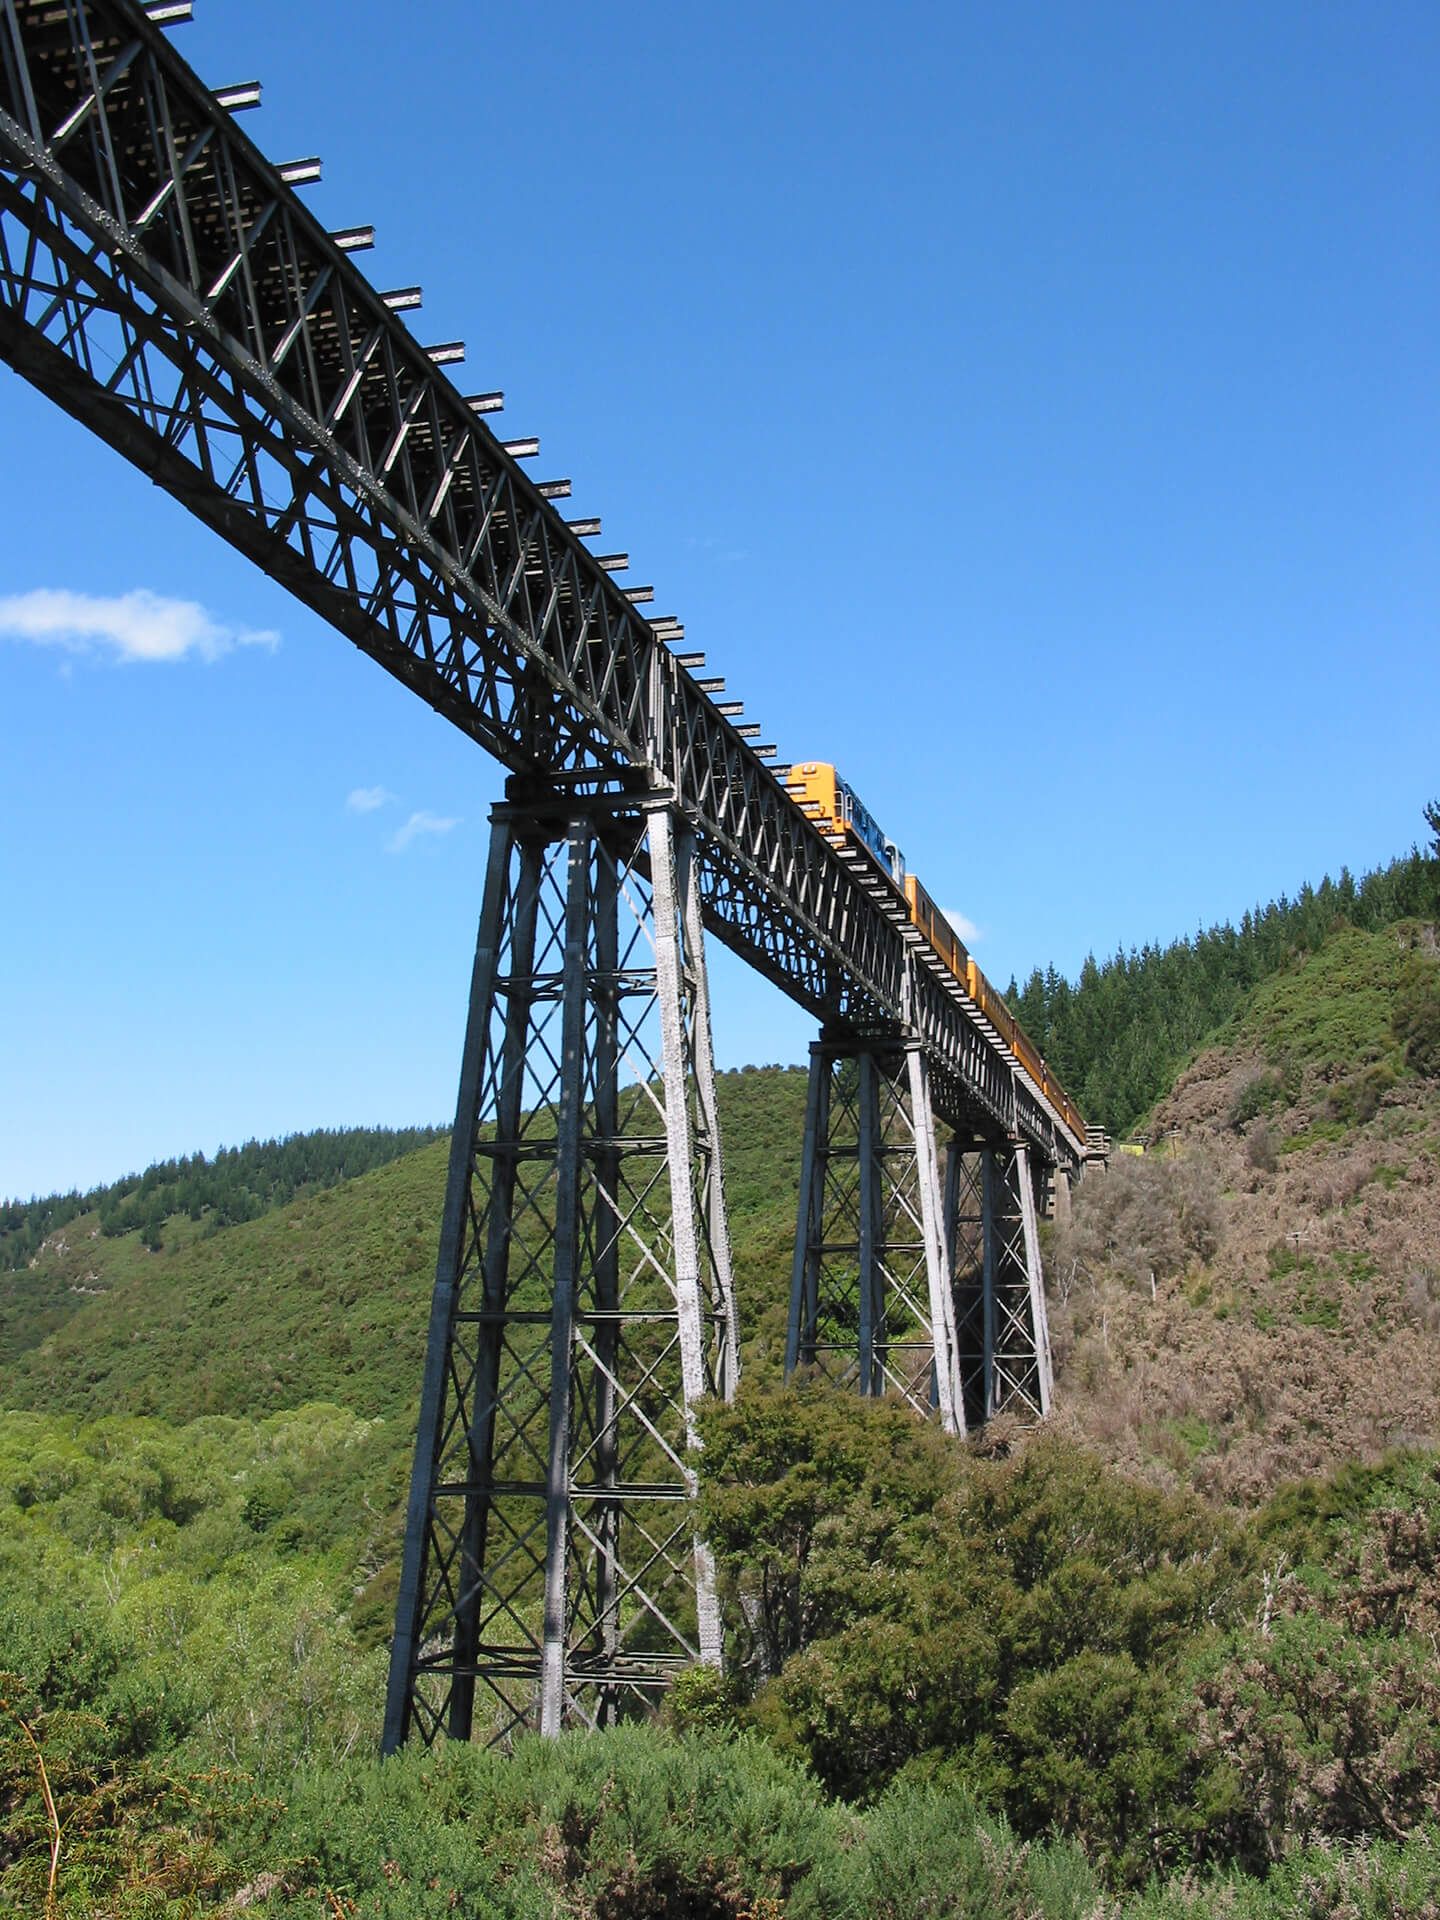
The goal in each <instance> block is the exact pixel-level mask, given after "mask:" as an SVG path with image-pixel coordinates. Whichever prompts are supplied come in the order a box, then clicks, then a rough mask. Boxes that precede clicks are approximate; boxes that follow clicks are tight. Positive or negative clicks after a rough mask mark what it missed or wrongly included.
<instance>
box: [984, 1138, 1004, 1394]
mask: <svg viewBox="0 0 1440 1920" xmlns="http://www.w3.org/2000/svg"><path fill="white" fill-rule="evenodd" d="M980 1178H981V1181H982V1188H981V1191H982V1194H983V1222H984V1224H983V1226H982V1229H981V1231H982V1232H983V1234H984V1253H983V1260H984V1266H983V1269H982V1271H983V1279H982V1281H981V1295H980V1302H981V1304H980V1313H981V1326H982V1329H983V1334H982V1338H983V1343H984V1344H983V1347H982V1358H981V1363H980V1395H981V1403H982V1405H983V1406H984V1408H985V1418H986V1419H987V1420H988V1419H989V1418H990V1416H991V1414H992V1413H994V1412H995V1411H996V1386H995V1272H996V1267H997V1265H998V1246H997V1242H998V1240H999V1233H1000V1228H999V1218H1000V1178H999V1169H998V1168H997V1167H996V1164H995V1149H994V1148H993V1147H982V1148H981V1149H980Z"/></svg>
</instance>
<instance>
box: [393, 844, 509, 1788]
mask: <svg viewBox="0 0 1440 1920" xmlns="http://www.w3.org/2000/svg"><path fill="white" fill-rule="evenodd" d="M510 851H511V839H510V832H509V829H508V827H504V826H501V825H498V824H497V825H496V826H495V827H494V828H493V830H492V832H491V835H490V860H489V866H488V868H487V871H486V878H485V898H484V905H483V907H482V908H481V912H480V928H479V933H478V935H477V938H476V943H475V961H474V966H473V968H472V970H471V976H470V1010H469V1014H468V1017H467V1020H466V1027H465V1048H464V1053H463V1056H462V1059H461V1067H460V1091H459V1095H458V1098H457V1102H456V1108H455V1126H454V1130H453V1132H452V1133H451V1135H450V1169H449V1174H448V1176H447V1181H446V1188H445V1210H444V1213H443V1215H442V1218H441V1225H440V1250H439V1254H438V1256H437V1258H436V1262H435V1287H434V1292H433V1295H432V1298H431V1306H430V1333H429V1342H428V1346H427V1350H426V1358H425V1376H424V1380H423V1382H422V1385H421V1392H420V1425H419V1432H418V1434H417V1437H416V1442H415V1465H414V1470H413V1472H412V1475H411V1480H410V1503H409V1509H408V1513H407V1517H406V1523H405V1550H404V1557H403V1560H402V1563H401V1571H400V1597H399V1601H398V1603H397V1607H396V1618H395V1638H394V1640H393V1641H392V1643H391V1648H390V1683H389V1689H388V1692H387V1695H386V1704H385V1726H384V1734H383V1750H384V1751H385V1752H386V1753H393V1752H394V1751H395V1750H396V1748H398V1747H399V1746H400V1745H401V1744H402V1742H403V1741H404V1739H405V1736H406V1734H407V1733H408V1732H409V1729H410V1722H411V1712H412V1688H413V1684H414V1673H415V1660H416V1654H417V1651H418V1647H419V1642H420V1634H421V1627H422V1616H423V1611H424V1607H423V1598H424V1596H423V1592H422V1588H423V1583H424V1577H425V1571H426V1560H427V1547H428V1544H429V1537H430V1529H431V1527H432V1525H433V1519H434V1516H433V1500H434V1487H435V1479H436V1473H437V1468H438V1462H439V1453H440V1437H441V1417H442V1413H443V1411H444V1403H445V1398H446V1395H445V1388H446V1374H447V1370H448V1367H449V1364H450V1348H451V1338H452V1333H453V1328H454V1315H455V1309H456V1303H457V1299H458V1296H459V1292H460V1283H461V1271H462V1267H463V1261H464V1253H465V1222H466V1208H467V1201H468V1198H469V1192H470V1173H471V1165H472V1162H473V1159H474V1154H475V1139H476V1135H477V1133H478V1131H479V1122H480V1085H481V1076H482V1070H483V1061H484V1054H485V1049H486V1043H487V1040H488V1038H489V1032H490V1021H491V1013H492V1008H493V1004H494V995H495V975H496V967H497V961H498V957H499V951H500V939H501V926H502V919H503V915H504V906H505V891H506V878H507V874H508V870H509V865H510ZM467 1717H468V1716H463V1715H462V1718H467ZM452 1724H453V1723H452ZM468 1731H469V1728H468V1724H467V1725H466V1726H465V1727H464V1728H463V1733H468Z"/></svg>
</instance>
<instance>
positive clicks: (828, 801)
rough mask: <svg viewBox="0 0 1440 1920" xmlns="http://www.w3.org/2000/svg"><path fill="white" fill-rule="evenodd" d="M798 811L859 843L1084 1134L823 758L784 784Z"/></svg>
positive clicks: (1019, 1031)
mask: <svg viewBox="0 0 1440 1920" xmlns="http://www.w3.org/2000/svg"><path fill="white" fill-rule="evenodd" d="M785 784H786V788H787V790H788V791H789V792H790V793H791V794H793V795H794V797H795V799H796V800H797V801H798V802H799V804H800V807H801V809H802V810H803V811H804V812H805V813H806V814H807V815H808V816H809V818H810V819H811V820H812V821H813V822H814V824H815V826H816V827H817V828H818V829H819V831H820V832H821V833H823V834H826V835H828V836H829V837H830V838H832V839H838V840H841V841H849V842H851V843H852V844H853V845H855V846H858V847H861V848H863V849H864V851H865V852H866V853H867V854H868V855H869V856H870V858H871V859H872V860H873V861H874V863H875V864H876V866H877V867H879V869H880V870H881V872H882V873H883V874H884V875H885V877H886V878H887V879H888V880H889V882H890V884H891V885H892V886H893V887H894V888H895V889H896V891H897V892H898V893H899V894H900V895H901V897H902V898H903V899H904V901H905V904H906V908H907V910H908V912H909V915H910V919H911V921H912V922H913V923H914V925H915V926H916V927H918V928H919V930H920V932H921V933H922V934H923V935H924V936H925V939H926V940H927V941H928V942H929V944H930V946H931V947H932V949H933V950H934V952H935V953H936V954H937V955H938V956H939V958H940V959H941V960H942V961H943V963H944V964H945V966H946V967H948V968H949V970H950V972H951V973H953V974H954V976H955V978H956V979H957V980H958V981H959V982H960V985H961V986H962V987H963V988H964V989H965V991H966V993H967V994H969V996H970V998H971V999H972V1000H973V1001H974V1002H975V1004H976V1006H977V1007H978V1008H979V1009H980V1011H981V1012H982V1013H983V1014H984V1016H985V1018H986V1019H987V1020H988V1021H989V1022H990V1024H991V1026H992V1027H994V1028H995V1029H996V1031H997V1032H998V1033H999V1035H1000V1037H1001V1039H1002V1040H1003V1041H1004V1042H1005V1044H1006V1046H1007V1047H1009V1049H1010V1051H1011V1052H1012V1053H1013V1054H1014V1055H1015V1057H1016V1059H1017V1060H1018V1061H1019V1062H1020V1064H1021V1065H1022V1066H1023V1067H1024V1069H1025V1071H1026V1073H1027V1074H1028V1075H1029V1076H1030V1078H1031V1079H1032V1080H1033V1081H1034V1083H1035V1085H1036V1086H1037V1087H1039V1089H1040V1090H1041V1092H1042V1093H1043V1094H1044V1095H1045V1098H1046V1099H1047V1100H1048V1101H1049V1102H1050V1104H1051V1106H1052V1107H1054V1108H1055V1110H1056V1112H1057V1113H1059V1114H1060V1116H1061V1117H1062V1119H1063V1120H1064V1122H1065V1124H1066V1126H1067V1127H1069V1129H1070V1131H1071V1132H1072V1133H1074V1134H1075V1135H1076V1136H1077V1137H1078V1138H1079V1139H1081V1140H1083V1139H1084V1138H1085V1122H1084V1120H1083V1119H1082V1117H1081V1114H1080V1109H1079V1108H1078V1107H1077V1106H1076V1105H1075V1102H1074V1101H1073V1100H1072V1099H1071V1098H1070V1096H1069V1094H1067V1093H1066V1091H1065V1089H1064V1088H1063V1087H1062V1086H1061V1084H1060V1082H1059V1081H1058V1080H1057V1079H1056V1078H1055V1075H1054V1074H1053V1073H1052V1072H1051V1071H1050V1069H1049V1067H1048V1066H1047V1065H1046V1063H1045V1058H1044V1055H1043V1054H1042V1053H1041V1052H1040V1049H1039V1048H1038V1047H1037V1046H1036V1045H1035V1043H1034V1041H1033V1040H1032V1039H1031V1038H1030V1036H1029V1034H1028V1033H1026V1031H1025V1029H1024V1028H1023V1027H1022V1026H1021V1024H1020V1022H1019V1021H1018V1020H1017V1019H1016V1018H1015V1016H1014V1014H1013V1013H1011V1011H1010V1009H1009V1007H1007V1006H1006V1004H1005V1002H1004V1000H1003V998H1002V997H1001V995H1000V994H998V993H997V992H996V990H995V988H994V987H992V986H991V984H990V982H989V981H988V980H987V979H986V978H985V975H984V974H983V973H982V972H981V971H980V969H979V967H977V966H976V964H975V962H974V960H973V959H972V958H971V956H970V953H969V950H968V949H967V947H966V946H965V943H964V941H963V940H962V939H961V938H960V936H959V934H958V933H956V931H955V929H954V927H952V926H951V924H950V922H949V921H948V920H947V919H946V918H945V915H944V914H943V913H942V912H941V911H940V909H939V908H938V907H937V906H936V904H935V902H934V901H933V900H932V899H931V898H930V896H929V894H928V893H927V892H926V891H925V889H924V887H922V886H921V884H920V882H919V881H918V880H917V879H916V877H915V875H914V874H913V873H907V872H906V871H905V858H904V855H903V854H902V853H901V851H900V849H899V848H898V847H897V846H896V845H895V842H894V841H893V840H887V839H886V837H885V835H884V833H883V832H882V831H881V828H880V825H879V823H878V821H877V820H876V819H875V816H874V815H873V814H872V813H871V812H870V811H869V809H868V808H867V807H866V806H865V804H864V802H863V801H862V800H861V799H860V796H859V795H858V794H857V793H856V792H855V789H854V788H853V787H852V786H850V785H849V784H848V783H847V782H846V781H845V780H843V779H842V778H841V777H840V775H839V774H838V773H837V772H836V771H835V769H834V767H833V766H831V765H830V764H829V763H828V762H827V761H824V760H797V761H796V762H795V764H794V765H793V766H792V767H791V768H790V772H789V776H788V778H787V780H786V782H785Z"/></svg>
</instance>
